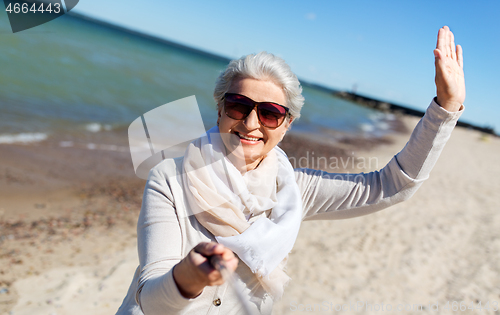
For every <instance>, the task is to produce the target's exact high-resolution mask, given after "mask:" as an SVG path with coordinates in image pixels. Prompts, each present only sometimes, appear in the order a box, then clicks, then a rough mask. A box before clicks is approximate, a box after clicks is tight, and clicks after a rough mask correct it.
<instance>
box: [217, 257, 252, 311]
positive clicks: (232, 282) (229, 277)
mask: <svg viewBox="0 0 500 315" xmlns="http://www.w3.org/2000/svg"><path fill="white" fill-rule="evenodd" d="M210 264H211V265H212V266H213V267H214V268H215V270H217V271H219V272H220V273H221V275H222V278H223V279H224V281H226V282H228V283H229V286H230V287H232V288H233V292H234V293H235V294H236V297H237V298H238V300H239V301H240V304H241V306H242V307H243V313H244V315H253V313H252V310H251V309H250V307H249V305H248V301H247V300H246V299H245V297H244V296H243V293H241V291H240V290H238V288H237V286H236V277H237V275H234V274H233V273H232V272H231V271H229V270H228V269H227V267H226V262H225V261H224V260H223V259H222V257H221V255H212V256H211V257H210Z"/></svg>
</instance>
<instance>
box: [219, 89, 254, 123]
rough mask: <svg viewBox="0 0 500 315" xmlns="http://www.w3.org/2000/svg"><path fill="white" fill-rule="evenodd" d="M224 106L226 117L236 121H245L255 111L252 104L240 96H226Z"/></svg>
mask: <svg viewBox="0 0 500 315" xmlns="http://www.w3.org/2000/svg"><path fill="white" fill-rule="evenodd" d="M224 106H225V108H226V115H227V116H229V118H232V119H236V120H240V119H244V118H245V117H247V116H248V114H250V112H251V111H252V109H253V104H252V102H250V101H249V100H247V99H246V98H244V97H242V96H239V95H226V97H225V100H224Z"/></svg>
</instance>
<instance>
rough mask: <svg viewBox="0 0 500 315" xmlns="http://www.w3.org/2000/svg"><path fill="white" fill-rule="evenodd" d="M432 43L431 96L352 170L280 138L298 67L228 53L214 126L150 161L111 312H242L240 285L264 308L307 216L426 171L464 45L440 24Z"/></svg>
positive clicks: (451, 108) (294, 101)
mask: <svg viewBox="0 0 500 315" xmlns="http://www.w3.org/2000/svg"><path fill="white" fill-rule="evenodd" d="M434 55H435V64H436V87H437V97H436V98H434V99H433V100H432V102H431V104H430V106H429V108H428V109H427V112H426V114H425V116H424V117H423V118H422V119H421V121H420V122H419V124H418V125H417V127H416V128H415V130H414V131H413V133H412V135H411V138H410V140H409V142H408V144H407V145H406V146H405V148H404V149H403V150H402V151H401V152H399V153H398V154H397V155H396V156H394V158H393V159H392V160H391V161H390V162H389V163H388V164H387V165H386V166H385V167H384V168H383V169H382V170H380V171H378V172H372V173H367V174H359V175H357V176H353V175H350V176H349V175H347V174H345V175H342V174H330V173H326V172H323V171H318V170H312V169H295V170H294V169H293V168H292V166H291V164H290V162H289V161H288V159H287V157H286V155H285V153H284V152H283V151H282V150H281V149H280V148H279V147H278V146H277V144H278V143H279V142H280V141H281V140H282V139H283V137H284V135H285V133H286V131H287V130H288V129H289V127H290V125H291V124H292V122H293V121H294V119H297V118H298V117H299V116H300V109H301V107H302V104H303V102H304V99H303V97H302V95H301V87H300V84H299V81H298V80H297V77H296V76H295V75H294V74H293V73H292V72H291V70H290V68H289V67H288V66H287V65H286V64H285V62H284V61H283V60H282V59H280V58H278V57H275V56H273V55H271V54H267V53H259V54H257V55H248V56H245V57H243V58H241V59H239V60H234V61H231V63H230V64H229V65H228V67H227V69H226V70H225V71H224V72H223V73H222V74H221V75H220V77H219V78H218V80H217V84H216V87H215V92H214V98H215V101H216V102H217V106H218V113H219V118H218V120H217V126H218V127H214V128H213V129H211V130H209V131H208V132H207V133H206V134H205V135H203V136H202V137H201V138H199V139H197V140H195V141H194V142H193V143H191V144H190V145H189V147H188V149H187V150H186V152H185V155H184V157H182V158H177V159H167V160H165V161H163V162H162V163H160V164H158V165H157V166H156V167H154V168H153V169H152V170H151V172H150V175H149V179H148V181H147V184H146V188H145V192H144V198H143V204H142V209H141V214H140V217H139V222H138V227H137V230H138V247H139V258H140V266H139V268H138V269H137V271H136V274H135V276H134V279H133V281H132V284H131V286H130V289H129V291H128V294H127V297H126V298H125V300H124V301H123V305H122V306H121V307H120V309H119V310H118V313H119V314H143V313H144V314H241V313H242V303H241V297H242V296H243V299H244V300H246V301H247V302H248V303H245V304H247V305H248V306H249V308H250V309H251V311H252V312H253V313H258V314H271V311H272V307H273V301H274V300H276V299H279V298H280V297H281V296H282V294H283V287H284V285H285V284H286V283H287V281H288V280H289V278H288V276H287V275H286V273H285V272H284V268H285V265H286V261H287V255H288V253H289V252H290V250H291V249H292V247H293V244H294V242H295V239H296V237H297V233H298V231H299V227H300V223H301V222H302V221H303V220H332V219H345V218H351V217H356V216H361V215H365V214H369V213H373V212H375V211H378V210H381V209H384V208H386V207H388V206H391V205H393V204H396V203H398V202H401V201H403V200H406V199H408V198H409V197H410V196H411V195H413V193H415V191H416V190H417V189H418V187H419V186H420V185H421V184H422V182H423V181H424V180H425V179H426V178H427V177H428V176H429V172H430V171H431V169H432V167H433V165H434V164H435V162H436V160H437V158H438V156H439V154H440V152H441V150H442V149H443V146H444V144H445V143H446V141H447V139H448V138H449V137H450V134H451V132H452V130H453V127H454V126H455V124H456V121H457V120H458V118H459V116H460V115H461V113H462V111H463V105H462V103H463V101H464V99H465V84H464V77H463V58H462V49H461V47H460V46H456V47H455V44H454V39H453V34H452V33H451V31H450V30H449V29H448V27H446V26H445V27H443V28H442V29H440V30H439V34H438V41H437V48H436V49H435V50H434ZM215 255H219V256H217V257H219V259H220V260H222V262H223V263H224V264H225V266H226V268H227V269H229V270H231V271H234V272H235V273H236V275H238V277H237V278H236V279H237V280H236V281H235V285H234V288H229V287H228V282H227V281H226V282H225V281H224V279H223V277H222V276H221V273H220V272H219V271H217V270H216V269H214V267H213V264H212V263H211V257H213V256H215ZM237 257H238V258H237ZM238 262H239V263H238ZM237 293H238V294H237Z"/></svg>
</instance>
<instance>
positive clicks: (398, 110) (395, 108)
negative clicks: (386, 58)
mask: <svg viewBox="0 0 500 315" xmlns="http://www.w3.org/2000/svg"><path fill="white" fill-rule="evenodd" d="M333 95H334V96H336V97H339V98H342V99H346V100H349V101H352V102H355V103H357V104H360V105H362V106H366V107H370V108H374V109H377V110H380V111H383V112H386V113H393V114H403V115H410V116H416V117H422V116H424V114H425V112H424V111H421V110H417V109H413V108H408V107H406V106H402V105H397V104H393V103H389V102H383V101H380V100H376V99H373V98H370V97H367V96H363V95H359V94H355V93H350V92H345V91H343V92H335V93H333ZM457 126H459V127H464V128H468V129H473V130H478V131H481V132H483V133H486V134H490V135H493V136H497V137H498V136H499V135H497V134H496V133H495V130H494V129H493V128H491V127H481V126H477V125H474V124H471V123H467V122H464V121H461V120H459V121H458V122H457Z"/></svg>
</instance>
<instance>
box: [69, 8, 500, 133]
mask: <svg viewBox="0 0 500 315" xmlns="http://www.w3.org/2000/svg"><path fill="white" fill-rule="evenodd" d="M74 11H75V12H77V13H81V14H85V15H88V16H91V17H94V18H98V19H101V20H104V21H107V22H111V23H113V24H117V25H120V26H125V27H127V28H130V29H133V30H137V31H141V32H144V33H147V34H151V35H155V36H158V37H161V38H165V39H168V40H172V41H176V42H179V43H182V44H185V45H188V46H191V47H195V48H198V49H202V50H205V51H208V52H211V53H214V54H218V55H222V56H225V57H229V58H239V57H241V56H242V55H246V54H249V53H255V52H259V51H262V50H265V51H268V52H271V53H273V54H275V55H278V56H280V57H282V58H284V59H285V60H286V61H287V63H288V64H289V65H290V66H291V67H292V70H293V71H294V72H295V73H296V74H297V76H298V77H299V79H303V80H306V81H309V82H313V83H318V84H321V85H324V86H327V87H331V88H333V89H340V90H347V91H352V90H353V89H356V90H357V93H359V94H363V95H367V96H371V97H374V98H377V99H381V100H385V101H390V102H394V103H397V104H401V105H405V106H409V107H413V108H416V109H421V110H425V108H426V107H427V106H428V105H429V103H430V101H431V100H432V98H433V97H434V96H435V93H436V92H435V86H434V55H433V52H432V51H433V49H434V48H435V45H436V37H437V31H438V29H439V28H440V27H442V26H443V25H448V26H449V27H450V28H451V30H452V31H453V32H454V34H455V40H456V43H457V44H460V45H462V47H463V49H464V71H465V80H466V87H467V98H466V101H465V103H464V104H465V108H466V110H465V112H464V114H463V115H462V120H464V121H466V122H471V123H474V124H477V125H479V126H482V127H494V128H495V131H496V133H497V134H498V133H500V101H499V100H497V99H495V98H494V97H495V96H494V95H495V94H494V91H496V90H498V89H499V87H500V76H499V73H500V58H498V56H499V55H500V53H499V52H500V19H499V18H498V16H500V1H498V0H489V1H461V0H459V1H457V0H454V1H427V0H425V1H356V0H353V1H345V0H344V1H269V0H268V1H262V0H254V1H228V0H214V1H202V0H186V1H176V2H172V1H166V0H142V1H130V0H120V1H111V0H81V1H80V2H79V3H78V5H77V6H76V7H75V8H74Z"/></svg>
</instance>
